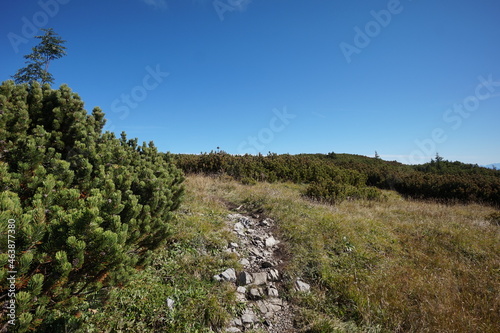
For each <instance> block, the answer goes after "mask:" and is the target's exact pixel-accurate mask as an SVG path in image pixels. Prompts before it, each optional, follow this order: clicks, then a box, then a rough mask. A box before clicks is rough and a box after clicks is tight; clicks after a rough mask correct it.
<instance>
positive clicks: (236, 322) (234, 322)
mask: <svg viewBox="0 0 500 333" xmlns="http://www.w3.org/2000/svg"><path fill="white" fill-rule="evenodd" d="M230 325H232V326H243V323H242V322H241V318H234V319H233V320H231V322H230Z"/></svg>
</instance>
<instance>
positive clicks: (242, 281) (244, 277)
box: [238, 271, 253, 286]
mask: <svg viewBox="0 0 500 333" xmlns="http://www.w3.org/2000/svg"><path fill="white" fill-rule="evenodd" d="M252 282H253V278H252V274H250V273H248V272H245V271H243V272H241V273H240V274H239V275H238V284H239V285H240V286H246V285H247V284H250V283H252Z"/></svg>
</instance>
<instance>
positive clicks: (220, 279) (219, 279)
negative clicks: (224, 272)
mask: <svg viewBox="0 0 500 333" xmlns="http://www.w3.org/2000/svg"><path fill="white" fill-rule="evenodd" d="M213 279H214V280H215V281H217V282H220V281H222V280H223V278H222V277H221V276H220V274H217V275H214V277H213Z"/></svg>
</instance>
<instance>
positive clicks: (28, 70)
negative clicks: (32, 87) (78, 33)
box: [12, 28, 66, 84]
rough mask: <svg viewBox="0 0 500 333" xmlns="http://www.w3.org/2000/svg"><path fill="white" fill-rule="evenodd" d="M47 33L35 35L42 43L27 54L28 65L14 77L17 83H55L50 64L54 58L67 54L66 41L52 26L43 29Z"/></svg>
mask: <svg viewBox="0 0 500 333" xmlns="http://www.w3.org/2000/svg"><path fill="white" fill-rule="evenodd" d="M42 31H44V32H45V34H43V35H41V36H35V37H36V38H38V39H40V43H39V44H38V45H37V46H35V47H33V48H32V52H31V53H30V54H28V55H25V56H24V58H25V59H26V67H23V68H21V69H19V70H18V71H17V73H16V74H15V75H13V76H12V78H13V79H14V80H15V82H16V83H31V82H33V81H37V82H40V83H42V84H43V83H54V77H53V75H52V74H50V73H49V65H50V62H51V61H52V60H55V59H59V58H61V57H63V56H64V55H66V47H65V46H64V45H63V44H64V43H65V42H66V41H65V40H63V39H61V37H59V36H58V35H57V34H56V33H55V32H54V30H53V29H52V28H50V29H42Z"/></svg>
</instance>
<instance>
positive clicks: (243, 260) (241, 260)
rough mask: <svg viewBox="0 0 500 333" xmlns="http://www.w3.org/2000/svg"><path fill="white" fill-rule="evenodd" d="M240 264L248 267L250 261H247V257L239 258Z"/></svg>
mask: <svg viewBox="0 0 500 333" xmlns="http://www.w3.org/2000/svg"><path fill="white" fill-rule="evenodd" d="M240 264H241V265H242V266H243V267H248V266H250V261H248V259H247V258H241V259H240Z"/></svg>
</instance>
